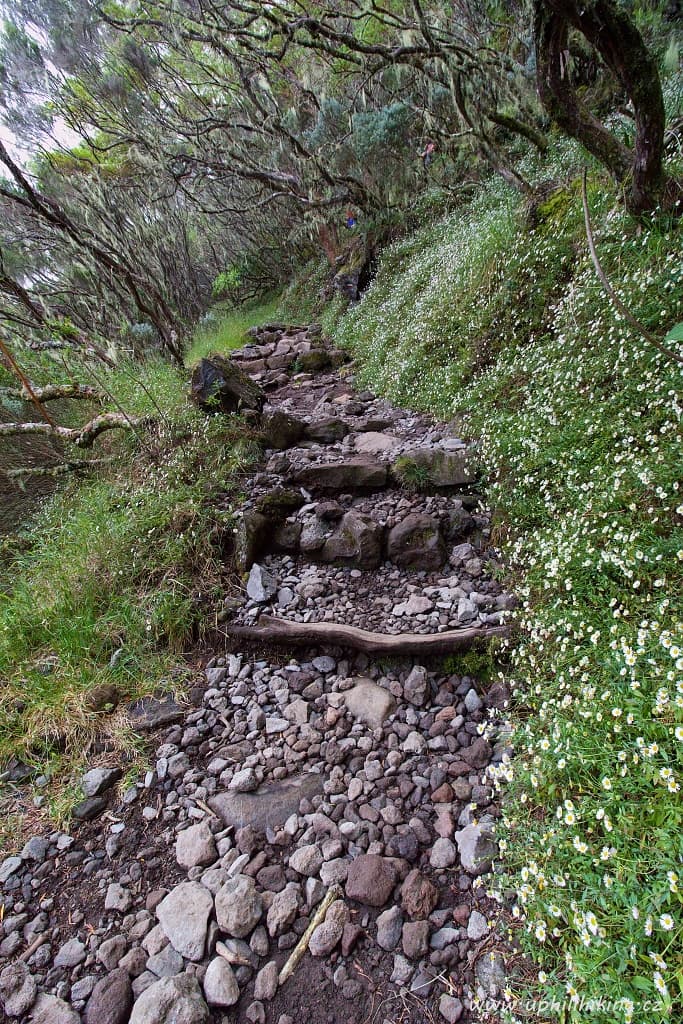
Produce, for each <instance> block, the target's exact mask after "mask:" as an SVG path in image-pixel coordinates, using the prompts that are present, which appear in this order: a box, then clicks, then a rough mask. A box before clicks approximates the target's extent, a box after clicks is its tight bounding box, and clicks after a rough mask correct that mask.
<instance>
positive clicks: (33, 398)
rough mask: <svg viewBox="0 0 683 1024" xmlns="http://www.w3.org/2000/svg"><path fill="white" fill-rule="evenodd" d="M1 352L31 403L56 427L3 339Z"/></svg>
mask: <svg viewBox="0 0 683 1024" xmlns="http://www.w3.org/2000/svg"><path fill="white" fill-rule="evenodd" d="M0 352H2V354H3V356H4V357H5V359H6V361H7V364H8V365H9V367H10V369H11V371H12V373H13V374H14V375H15V376H16V377H17V378H18V379H19V381H20V382H21V385H22V388H23V390H24V391H25V392H26V395H27V396H28V400H29V402H33V404H34V405H35V407H36V409H37V410H38V412H39V413H40V415H41V416H42V418H43V419H44V420H45V422H46V423H49V424H50V426H51V427H54V426H55V421H54V420H53V419H52V417H51V416H50V414H49V412H48V411H47V409H44V408H43V406H42V405H41V403H40V399H39V398H38V396H37V395H36V393H35V391H34V390H33V388H32V387H31V383H30V381H29V379H28V377H27V376H26V374H25V373H24V371H23V370H22V369H21V367H20V366H19V364H18V363H17V361H16V359H15V358H14V356H13V355H12V353H11V352H10V350H9V349H8V348H7V345H5V343H4V341H3V340H2V339H1V338H0Z"/></svg>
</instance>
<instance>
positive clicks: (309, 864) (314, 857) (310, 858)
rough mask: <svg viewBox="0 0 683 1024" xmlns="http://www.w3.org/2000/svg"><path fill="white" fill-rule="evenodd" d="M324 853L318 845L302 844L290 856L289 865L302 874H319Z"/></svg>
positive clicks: (308, 875)
mask: <svg viewBox="0 0 683 1024" xmlns="http://www.w3.org/2000/svg"><path fill="white" fill-rule="evenodd" d="M322 862H323V855H322V853H321V852H320V850H319V849H318V847H317V846H300V847H299V848H298V849H297V850H295V851H294V853H293V854H292V855H291V857H290V858H289V866H290V868H293V870H294V871H296V872H297V873H298V874H300V875H306V876H307V877H311V876H313V875H317V874H318V872H319V871H320V866H321V864H322Z"/></svg>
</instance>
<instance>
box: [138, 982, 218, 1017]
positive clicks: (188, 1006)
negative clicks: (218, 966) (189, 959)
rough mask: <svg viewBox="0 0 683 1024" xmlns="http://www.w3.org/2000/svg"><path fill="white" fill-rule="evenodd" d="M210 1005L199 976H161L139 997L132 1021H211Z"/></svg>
mask: <svg viewBox="0 0 683 1024" xmlns="http://www.w3.org/2000/svg"><path fill="white" fill-rule="evenodd" d="M208 1021H209V1008H208V1006H207V1005H206V1003H205V1002H204V999H203V997H202V993H201V990H200V988H199V984H198V982H197V979H196V978H193V977H192V976H191V975H189V974H179V975H178V977H177V978H161V980H160V981H157V982H155V983H154V984H153V985H150V986H149V988H147V989H145V991H144V992H143V993H142V995H141V996H139V998H138V999H137V1001H136V1003H135V1005H134V1007H133V1012H132V1014H131V1017H130V1022H129V1024H208Z"/></svg>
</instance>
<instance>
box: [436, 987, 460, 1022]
mask: <svg viewBox="0 0 683 1024" xmlns="http://www.w3.org/2000/svg"><path fill="white" fill-rule="evenodd" d="M463 1009H464V1007H463V1005H462V1003H461V1002H460V1000H459V999H457V998H456V997H455V996H449V995H448V993H447V992H444V994H443V995H442V996H441V998H440V999H439V1013H440V1014H441V1016H442V1017H443V1019H444V1020H446V1021H448V1024H457V1022H458V1021H459V1020H460V1018H461V1017H462V1014H463Z"/></svg>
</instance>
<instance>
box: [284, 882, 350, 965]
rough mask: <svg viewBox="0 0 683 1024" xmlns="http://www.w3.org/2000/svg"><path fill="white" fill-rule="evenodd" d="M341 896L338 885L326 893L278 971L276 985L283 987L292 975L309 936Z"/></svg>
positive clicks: (306, 946) (305, 947)
mask: <svg viewBox="0 0 683 1024" xmlns="http://www.w3.org/2000/svg"><path fill="white" fill-rule="evenodd" d="M341 896H342V890H341V886H340V885H336V884H335V885H333V886H332V888H331V889H330V890H329V892H328V893H327V896H326V897H325V899H324V900H323V901H322V903H321V904H320V906H319V907H318V909H317V910H316V912H315V914H314V915H313V917H312V918H311V922H310V924H309V926H308V928H307V929H306V931H305V932H304V933H303V935H302V936H301V938H300V939H299V941H298V942H297V944H296V946H295V947H294V950H293V951H292V955H291V956H290V958H289V960H288V961H287V963H286V964H285V965H284V967H283V968H282V970H281V971H280V974H279V975H278V979H277V983H278V985H284V983H285V982H286V981H287V979H288V978H289V977H290V975H292V974H293V973H294V971H295V970H296V966H297V964H298V963H299V960H301V958H302V956H303V955H304V953H305V952H306V950H307V949H308V942H309V939H310V937H311V935H312V934H313V932H314V931H315V929H316V928H317V927H318V925H319V924H320V923H321V922H322V920H323V918H324V917H325V914H326V913H327V911H328V909H329V907H331V906H332V904H333V903H334V901H335V900H338V899H340V898H341Z"/></svg>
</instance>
